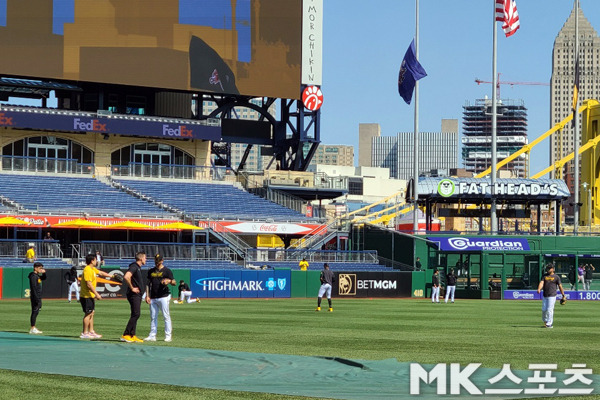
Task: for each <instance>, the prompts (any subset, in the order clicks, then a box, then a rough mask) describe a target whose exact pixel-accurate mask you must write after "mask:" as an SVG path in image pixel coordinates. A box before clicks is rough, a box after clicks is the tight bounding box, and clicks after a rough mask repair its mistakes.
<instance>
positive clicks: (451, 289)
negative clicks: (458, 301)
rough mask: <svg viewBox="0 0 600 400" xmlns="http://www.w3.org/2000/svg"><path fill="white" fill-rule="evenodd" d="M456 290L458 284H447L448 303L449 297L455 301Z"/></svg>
mask: <svg viewBox="0 0 600 400" xmlns="http://www.w3.org/2000/svg"><path fill="white" fill-rule="evenodd" d="M455 290H456V286H446V300H445V301H446V303H447V302H448V298H450V301H451V302H453V303H454V291H455Z"/></svg>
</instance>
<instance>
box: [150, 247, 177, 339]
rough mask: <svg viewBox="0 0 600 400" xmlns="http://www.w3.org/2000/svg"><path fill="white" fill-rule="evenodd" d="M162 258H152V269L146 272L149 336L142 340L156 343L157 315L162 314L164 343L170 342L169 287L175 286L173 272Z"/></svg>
mask: <svg viewBox="0 0 600 400" xmlns="http://www.w3.org/2000/svg"><path fill="white" fill-rule="evenodd" d="M163 260H164V258H163V256H162V255H160V254H157V255H156V256H154V265H155V267H154V268H151V269H150V270H148V288H147V289H146V303H148V304H150V334H149V335H148V337H147V338H146V339H144V340H147V341H149V342H156V332H157V325H158V313H159V311H160V312H162V315H163V318H164V320H165V342H170V341H171V333H172V325H171V314H170V312H169V302H170V301H171V289H169V285H172V286H175V279H173V272H171V270H170V269H169V268H167V267H165V266H164V264H163Z"/></svg>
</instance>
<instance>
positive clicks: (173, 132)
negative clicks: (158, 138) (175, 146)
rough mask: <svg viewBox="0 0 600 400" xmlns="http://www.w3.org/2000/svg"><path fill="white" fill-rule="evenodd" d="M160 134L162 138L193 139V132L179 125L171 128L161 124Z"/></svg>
mask: <svg viewBox="0 0 600 400" xmlns="http://www.w3.org/2000/svg"><path fill="white" fill-rule="evenodd" d="M162 134H163V136H176V137H184V138H191V137H194V136H193V134H194V131H193V130H192V129H189V128H188V127H187V126H185V125H179V126H177V127H175V128H172V127H171V126H170V125H169V124H163V129H162Z"/></svg>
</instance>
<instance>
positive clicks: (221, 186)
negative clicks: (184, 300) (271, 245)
mask: <svg viewBox="0 0 600 400" xmlns="http://www.w3.org/2000/svg"><path fill="white" fill-rule="evenodd" d="M115 182H116V185H117V186H118V187H121V188H122V189H132V190H134V191H137V192H139V193H141V194H143V195H144V196H147V197H148V198H152V199H154V200H156V201H158V202H161V203H164V204H166V205H169V206H171V207H174V208H177V209H179V210H182V211H184V212H185V213H186V214H196V215H198V216H202V217H205V218H206V217H209V218H224V219H240V218H242V219H250V220H252V219H267V218H270V219H273V220H278V221H289V220H294V221H299V220H306V219H307V218H306V217H305V216H304V215H303V214H301V213H298V212H296V211H294V210H291V209H289V208H286V207H283V206H281V205H279V204H276V203H273V202H271V201H269V200H266V199H263V198H261V197H258V196H255V195H253V194H250V193H248V192H246V191H244V190H242V189H240V188H238V187H236V186H234V185H233V184H227V183H199V182H173V181H164V180H152V181H149V180H126V179H119V180H117V181H115Z"/></svg>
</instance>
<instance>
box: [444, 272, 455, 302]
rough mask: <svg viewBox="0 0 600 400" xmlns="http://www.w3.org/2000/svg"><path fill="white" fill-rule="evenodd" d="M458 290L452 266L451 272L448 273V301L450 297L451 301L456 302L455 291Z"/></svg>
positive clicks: (446, 300)
mask: <svg viewBox="0 0 600 400" xmlns="http://www.w3.org/2000/svg"><path fill="white" fill-rule="evenodd" d="M455 291H456V275H454V268H450V272H448V275H446V299H445V300H444V301H445V302H446V303H447V302H448V299H450V302H451V303H454V292H455Z"/></svg>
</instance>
